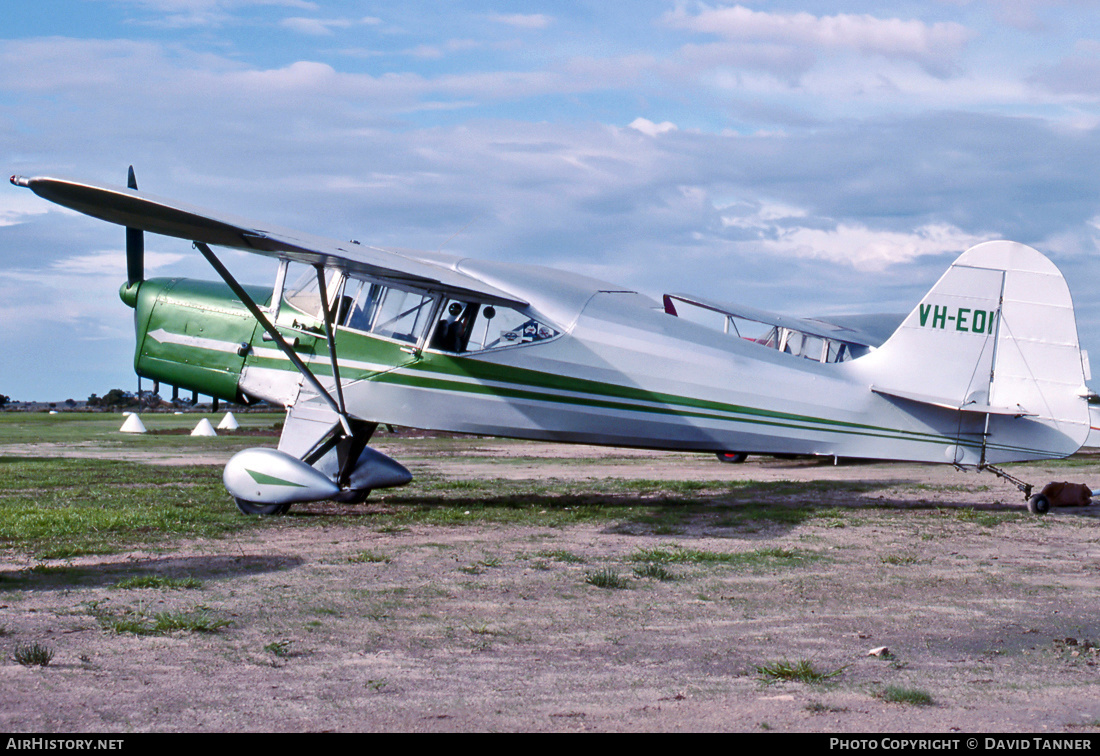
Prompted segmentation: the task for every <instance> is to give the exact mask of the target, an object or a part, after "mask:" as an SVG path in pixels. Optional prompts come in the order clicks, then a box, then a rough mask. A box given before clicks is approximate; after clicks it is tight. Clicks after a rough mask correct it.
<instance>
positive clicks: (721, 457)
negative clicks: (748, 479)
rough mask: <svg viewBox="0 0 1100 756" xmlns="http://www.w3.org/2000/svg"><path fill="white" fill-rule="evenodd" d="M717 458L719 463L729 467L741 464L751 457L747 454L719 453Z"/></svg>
mask: <svg viewBox="0 0 1100 756" xmlns="http://www.w3.org/2000/svg"><path fill="white" fill-rule="evenodd" d="M716 456H717V457H718V461H719V462H725V463H726V464H729V465H737V464H740V463H742V462H744V461H745V460H746V459H748V457H749V455H748V454H746V453H745V452H718V454H717V455H716Z"/></svg>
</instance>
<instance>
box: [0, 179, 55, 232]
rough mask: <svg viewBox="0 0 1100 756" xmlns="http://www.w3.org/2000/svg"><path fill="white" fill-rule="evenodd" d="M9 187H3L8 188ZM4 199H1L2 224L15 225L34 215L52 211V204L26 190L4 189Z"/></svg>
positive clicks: (0, 214) (0, 216)
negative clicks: (11, 190) (13, 190)
mask: <svg viewBox="0 0 1100 756" xmlns="http://www.w3.org/2000/svg"><path fill="white" fill-rule="evenodd" d="M7 188H8V187H3V189H4V190H6V189H7ZM2 197H3V199H2V200H0V226H14V225H16V224H19V223H24V222H25V221H27V220H29V219H30V218H31V217H32V216H35V215H42V214H44V213H47V212H49V211H50V206H49V205H47V204H46V203H44V202H43V201H42V200H41V199H39V198H38V197H35V196H33V195H30V194H28V193H26V192H23V193H20V194H16V193H14V192H8V191H3V192H2Z"/></svg>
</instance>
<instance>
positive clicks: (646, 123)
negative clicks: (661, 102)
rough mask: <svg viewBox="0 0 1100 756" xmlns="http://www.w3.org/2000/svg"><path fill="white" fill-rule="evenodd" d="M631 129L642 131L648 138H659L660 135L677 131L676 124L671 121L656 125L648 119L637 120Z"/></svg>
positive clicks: (632, 122)
mask: <svg viewBox="0 0 1100 756" xmlns="http://www.w3.org/2000/svg"><path fill="white" fill-rule="evenodd" d="M630 128H632V129H635V130H637V131H640V132H642V133H643V134H646V135H647V136H657V135H658V134H667V133H668V132H670V131H676V130H677V127H676V124H674V123H672V122H671V121H662V122H661V123H654V122H653V121H651V120H649V119H648V118H635V119H634V120H633V121H631V122H630Z"/></svg>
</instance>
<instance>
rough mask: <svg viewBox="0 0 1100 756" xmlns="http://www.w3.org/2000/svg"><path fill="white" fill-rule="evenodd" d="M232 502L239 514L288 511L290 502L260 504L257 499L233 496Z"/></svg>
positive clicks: (276, 513)
mask: <svg viewBox="0 0 1100 756" xmlns="http://www.w3.org/2000/svg"><path fill="white" fill-rule="evenodd" d="M233 503H234V504H236V505H237V509H239V510H241V514H246V515H281V514H286V513H287V512H288V511H290V507H291V506H292V505H291V504H261V503H260V502H258V501H247V500H245V499H238V498H237V497H236V496H234V497H233Z"/></svg>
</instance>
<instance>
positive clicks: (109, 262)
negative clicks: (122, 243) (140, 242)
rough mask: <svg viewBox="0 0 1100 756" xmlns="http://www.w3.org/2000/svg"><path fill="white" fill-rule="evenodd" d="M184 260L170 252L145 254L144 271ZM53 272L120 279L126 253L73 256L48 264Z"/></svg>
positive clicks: (148, 252) (92, 253)
mask: <svg viewBox="0 0 1100 756" xmlns="http://www.w3.org/2000/svg"><path fill="white" fill-rule="evenodd" d="M185 258H186V255H183V254H174V253H170V252H151V251H147V252H146V253H145V271H146V273H150V272H153V271H156V270H158V269H160V268H164V267H166V266H169V265H174V264H175V263H178V262H179V261H181V260H183V259H185ZM50 268H51V269H52V270H54V271H64V272H65V273H66V274H68V275H76V276H81V275H96V276H98V275H106V276H109V277H110V278H111V279H112V280H114V279H116V278H120V276H121V275H122V274H123V273H124V272H125V271H126V253H125V252H123V251H121V250H107V251H103V252H91V253H89V254H86V255H73V256H72V257H66V258H64V259H61V260H55V261H54V262H53V263H51V264H50Z"/></svg>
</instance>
